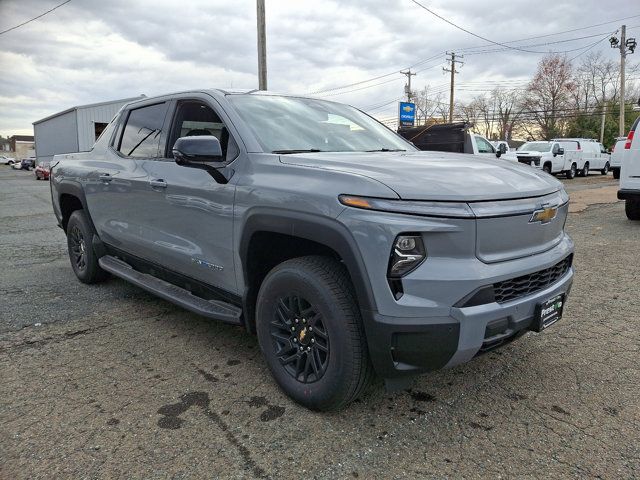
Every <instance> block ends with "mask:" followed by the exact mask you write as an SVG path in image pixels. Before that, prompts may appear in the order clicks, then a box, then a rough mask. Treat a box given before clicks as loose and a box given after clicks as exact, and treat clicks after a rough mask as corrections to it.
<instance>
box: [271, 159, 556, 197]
mask: <svg viewBox="0 0 640 480" xmlns="http://www.w3.org/2000/svg"><path fill="white" fill-rule="evenodd" d="M280 161H281V162H282V163H284V164H288V165H299V166H304V167H309V168H319V169H324V170H332V171H341V172H347V173H353V174H357V175H362V176H364V177H369V178H372V179H374V180H377V181H378V182H381V183H383V184H385V185H386V186H388V187H389V188H391V189H392V190H394V191H395V192H396V193H397V194H398V196H399V197H400V198H402V199H404V200H444V201H465V202H473V201H481V200H502V199H516V198H527V197H535V196H541V195H546V194H548V193H552V192H555V191H558V190H559V189H560V188H561V183H560V182H559V181H558V180H556V179H555V178H553V177H552V176H550V175H547V174H546V173H543V172H540V171H538V170H536V169H533V168H531V167H529V166H527V165H519V164H517V163H514V162H510V161H509V160H502V159H499V158H484V157H481V156H479V155H469V154H457V153H445V152H372V153H369V152H318V153H304V154H293V155H282V156H280ZM341 193H347V194H354V195H358V194H359V192H341Z"/></svg>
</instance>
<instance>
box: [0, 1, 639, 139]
mask: <svg viewBox="0 0 640 480" xmlns="http://www.w3.org/2000/svg"><path fill="white" fill-rule="evenodd" d="M57 3H59V2H58V0H1V1H0V30H2V29H5V28H8V27H10V26H13V25H16V24H18V23H20V22H22V21H24V20H26V19H28V18H30V17H32V16H35V15H36V14H38V13H41V12H43V11H45V10H47V9H48V8H51V7H53V6H54V5H56V4H57ZM425 4H428V5H429V7H430V8H433V9H435V10H436V11H437V12H439V13H440V14H442V15H443V16H445V17H447V18H449V19H451V20H452V21H454V22H456V23H459V24H460V25H463V26H464V27H466V28H467V29H469V30H472V31H474V32H478V33H479V34H481V35H483V36H486V37H488V38H492V39H497V40H499V41H507V40H512V39H518V38H522V37H528V36H536V35H544V34H547V33H553V32H557V31H561V30H568V29H571V28H576V27H582V26H585V25H589V24H596V23H601V22H603V21H606V20H607V19H610V18H611V17H616V16H618V17H619V16H621V15H620V14H619V15H614V14H612V13H611V11H610V9H609V8H607V6H606V5H605V4H603V3H602V2H599V1H597V0H586V1H585V2H582V3H581V4H580V6H576V5H575V4H569V3H564V4H563V3H560V4H558V3H557V2H552V1H550V0H541V1H539V2H537V3H536V5H535V10H533V7H532V6H531V3H530V2H525V1H515V2H506V3H505V2H503V1H502V0H500V1H498V0H489V1H484V2H474V1H471V0H453V1H446V2H445V1H444V0H438V1H435V2H428V3H425ZM266 6H267V53H268V72H269V87H270V89H273V90H276V91H285V92H298V93H308V92H312V91H316V90H323V89H328V88H332V87H336V86H340V85H345V84H348V83H352V82H358V81H360V80H363V79H367V78H371V77H374V76H378V75H383V74H386V73H390V72H393V71H394V70H400V69H401V68H404V67H407V66H409V65H414V64H416V63H418V62H420V61H421V60H424V59H428V58H430V57H433V58H432V59H431V60H430V61H428V62H423V63H420V64H419V65H416V66H415V67H414V70H415V71H418V72H419V73H418V76H417V77H414V78H413V82H414V83H413V84H414V87H416V88H421V87H422V86H424V85H426V84H430V85H431V86H432V87H433V90H438V89H440V90H442V91H443V92H444V91H446V90H447V82H448V77H446V76H444V75H443V73H442V69H441V66H442V65H443V64H444V60H445V51H447V50H452V49H457V50H459V51H460V50H461V49H463V48H468V47H474V46H482V45H485V46H486V47H487V48H484V50H487V49H490V48H494V47H491V46H489V45H487V44H486V42H483V41H481V40H479V39H477V38H474V37H472V36H470V35H468V34H466V33H464V32H461V31H460V30H456V29H455V28H453V27H451V26H450V25H448V24H446V23H445V22H442V21H441V20H439V19H437V18H435V17H433V16H432V15H430V14H429V13H428V12H426V11H424V10H422V9H421V8H419V7H418V6H416V5H415V4H414V3H412V2H411V1H409V0H398V1H396V2H389V1H388V0H360V1H357V2H356V1H351V2H344V1H339V0H327V1H323V2H317V1H311V0H299V1H295V2H294V1H290V0H266ZM255 17H256V5H255V1H254V0H236V1H234V2H228V1H223V0H190V1H181V2H176V1H175V0H139V1H135V2H132V1H130V0H112V1H109V2H94V1H91V0H73V1H72V2H70V3H69V4H67V5H65V6H63V7H61V8H59V9H57V10H55V11H54V12H52V13H51V14H49V15H46V16H45V17H43V18H41V19H39V20H36V21H34V22H31V23H29V24H27V25H25V26H24V27H21V28H19V29H16V30H14V31H11V32H9V33H7V34H5V35H2V36H0V71H2V72H3V73H2V75H0V134H2V135H7V134H15V133H29V132H30V131H32V128H31V123H32V122H33V121H35V120H37V119H39V118H42V117H44V116H47V115H49V114H51V113H55V112H57V111H61V110H64V109H66V108H68V107H70V106H73V105H79V104H84V103H92V102H100V101H105V100H110V99H117V98H126V97H131V96H137V95H139V94H141V93H144V94H146V95H149V96H150V95H156V94H161V93H166V92H171V91H179V90H186V89H191V88H205V87H222V88H228V87H234V88H255V87H256V86H257V75H256V70H257V53H256V52H257V47H256V28H255ZM631 22H633V20H631ZM638 23H640V21H639V22H638ZM615 28H617V25H613V24H612V25H606V26H601V27H594V28H593V29H590V30H581V31H580V32H574V33H569V34H566V35H564V36H558V37H553V38H551V40H557V39H563V38H573V37H575V36H581V35H586V34H590V33H599V32H600V31H602V32H606V31H607V30H609V29H610V30H614V29H615ZM594 40H595V39H594ZM543 41H544V39H540V40H531V41H529V42H522V43H521V44H523V45H524V44H529V43H535V42H543ZM591 42H592V41H591V40H582V41H576V42H573V43H566V44H558V45H553V46H549V47H544V46H542V47H538V48H539V50H540V51H546V50H548V49H550V48H552V49H554V50H561V49H564V48H567V49H568V48H575V47H577V46H582V45H588V44H589V43H591ZM604 47H607V45H606V42H605V45H604ZM604 47H603V51H604V53H605V54H606V55H607V56H614V53H612V52H611V51H609V50H611V49H608V48H607V49H604ZM472 53H473V50H467V52H466V55H465V58H464V61H465V64H464V66H462V67H461V68H460V74H459V75H458V76H457V81H458V82H460V90H459V91H458V93H457V94H458V97H459V98H461V99H465V98H470V97H471V96H472V95H475V94H478V93H481V90H482V89H483V88H484V89H486V88H490V87H491V85H494V84H498V83H500V82H504V81H506V84H509V82H510V81H512V80H513V79H516V80H517V79H520V80H522V79H526V78H527V77H529V76H530V75H531V74H532V73H533V71H534V70H535V66H536V63H537V61H538V59H539V58H540V55H534V54H527V53H522V52H515V51H503V52H497V53H491V54H487V53H483V54H476V55H473V54H472ZM576 53H579V52H576ZM393 78H394V77H393V76H389V77H385V78H382V79H380V81H378V82H371V83H369V84H363V85H360V86H354V87H353V88H350V89H344V90H340V91H337V92H332V93H339V92H343V94H341V95H333V96H329V97H327V98H328V99H331V100H336V101H345V102H347V103H351V104H355V105H357V106H366V105H373V104H379V103H382V102H384V101H392V100H394V99H395V98H399V97H401V96H402V95H403V86H404V77H403V76H401V75H400V74H397V77H396V79H395V80H393ZM388 80H390V82H387V81H388ZM382 82H387V83H382ZM483 82H484V83H483ZM375 83H380V85H376V86H375V87H371V88H364V89H363V88H361V87H362V86H367V85H368V86H370V85H372V84H375ZM465 83H467V85H466V86H465ZM487 85H488V86H489V87H487ZM471 87H475V90H476V91H474V89H473V88H471ZM344 92H347V93H344ZM396 108H397V107H396V106H395V105H394V104H393V102H391V103H390V104H389V106H387V107H384V108H381V109H378V110H376V112H375V113H376V115H378V116H380V117H382V118H386V117H392V116H393V115H395V110H396Z"/></svg>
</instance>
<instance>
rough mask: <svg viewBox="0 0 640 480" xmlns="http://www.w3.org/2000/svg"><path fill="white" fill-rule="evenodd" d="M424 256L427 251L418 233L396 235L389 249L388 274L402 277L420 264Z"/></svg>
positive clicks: (393, 276) (425, 256)
mask: <svg viewBox="0 0 640 480" xmlns="http://www.w3.org/2000/svg"><path fill="white" fill-rule="evenodd" d="M425 258H427V253H426V251H425V249H424V244H423V243H422V237H421V236H420V235H410V234H409V235H398V236H397V237H396V240H395V242H393V248H392V249H391V258H390V259H389V273H388V275H389V277H392V278H399V277H402V276H404V275H406V274H407V273H409V272H410V271H412V270H413V269H414V268H416V267H417V266H418V265H420V264H421V263H422V262H423V261H424V259H425Z"/></svg>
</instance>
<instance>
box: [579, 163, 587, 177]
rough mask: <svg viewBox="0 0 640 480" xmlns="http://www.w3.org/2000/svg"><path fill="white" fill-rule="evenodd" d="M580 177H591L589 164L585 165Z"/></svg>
mask: <svg viewBox="0 0 640 480" xmlns="http://www.w3.org/2000/svg"><path fill="white" fill-rule="evenodd" d="M580 176H581V177H588V176H589V162H587V163H585V164H584V167H583V168H582V170H580Z"/></svg>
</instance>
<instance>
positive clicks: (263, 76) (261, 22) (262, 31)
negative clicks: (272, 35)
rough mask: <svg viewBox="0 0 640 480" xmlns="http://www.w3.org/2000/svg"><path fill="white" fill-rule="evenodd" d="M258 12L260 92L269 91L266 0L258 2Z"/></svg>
mask: <svg viewBox="0 0 640 480" xmlns="http://www.w3.org/2000/svg"><path fill="white" fill-rule="evenodd" d="M256 3H257V11H258V15H257V17H258V90H266V89H267V33H266V27H265V10H264V0H256Z"/></svg>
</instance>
